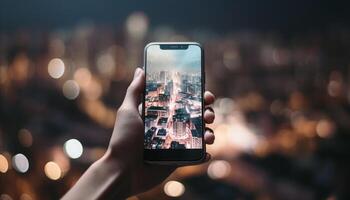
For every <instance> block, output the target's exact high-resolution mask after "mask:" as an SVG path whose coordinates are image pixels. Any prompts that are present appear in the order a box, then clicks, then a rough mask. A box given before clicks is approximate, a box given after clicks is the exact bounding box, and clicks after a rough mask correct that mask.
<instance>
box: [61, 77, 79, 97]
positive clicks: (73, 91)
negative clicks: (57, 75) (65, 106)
mask: <svg viewBox="0 0 350 200" xmlns="http://www.w3.org/2000/svg"><path fill="white" fill-rule="evenodd" d="M62 91H63V95H64V96H65V97H66V98H67V99H70V100H73V99H76V98H77V97H78V96H79V92H80V87H79V85H78V83H77V82H76V81H74V80H68V81H66V82H65V83H64V84H63V88H62Z"/></svg>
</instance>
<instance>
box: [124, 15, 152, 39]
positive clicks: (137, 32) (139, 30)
mask: <svg viewBox="0 0 350 200" xmlns="http://www.w3.org/2000/svg"><path fill="white" fill-rule="evenodd" d="M126 30H127V32H128V33H129V34H130V36H131V37H133V38H136V39H140V38H142V37H143V36H144V35H145V34H146V32H147V30H148V18H147V16H146V15H145V14H144V13H142V12H135V13H132V14H131V15H130V16H129V17H128V19H127V20H126Z"/></svg>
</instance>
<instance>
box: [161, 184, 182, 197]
mask: <svg viewBox="0 0 350 200" xmlns="http://www.w3.org/2000/svg"><path fill="white" fill-rule="evenodd" d="M164 192H165V194H166V195H168V196H170V197H179V196H181V195H183V193H184V192H185V186H184V185H183V184H182V183H180V182H179V181H169V182H167V183H166V184H165V185H164Z"/></svg>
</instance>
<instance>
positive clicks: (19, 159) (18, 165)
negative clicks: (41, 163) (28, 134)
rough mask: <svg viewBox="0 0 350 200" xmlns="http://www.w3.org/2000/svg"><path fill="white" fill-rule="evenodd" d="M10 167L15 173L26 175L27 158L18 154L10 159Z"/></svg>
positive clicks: (27, 167)
mask: <svg viewBox="0 0 350 200" xmlns="http://www.w3.org/2000/svg"><path fill="white" fill-rule="evenodd" d="M12 165H13V167H14V168H15V170H16V171H18V172H20V173H26V172H27V171H28V169H29V161H28V158H27V157H26V156H25V155H23V154H21V153H19V154H16V155H15V156H13V157H12Z"/></svg>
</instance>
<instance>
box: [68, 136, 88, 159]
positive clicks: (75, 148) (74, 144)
mask: <svg viewBox="0 0 350 200" xmlns="http://www.w3.org/2000/svg"><path fill="white" fill-rule="evenodd" d="M64 152H65V153H66V154H67V155H68V156H69V157H70V158H72V159H77V158H79V157H80V156H81V155H82V154H83V145H82V144H81V143H80V142H79V140H77V139H70V140H68V141H67V142H65V143H64Z"/></svg>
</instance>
